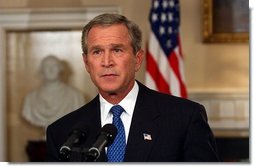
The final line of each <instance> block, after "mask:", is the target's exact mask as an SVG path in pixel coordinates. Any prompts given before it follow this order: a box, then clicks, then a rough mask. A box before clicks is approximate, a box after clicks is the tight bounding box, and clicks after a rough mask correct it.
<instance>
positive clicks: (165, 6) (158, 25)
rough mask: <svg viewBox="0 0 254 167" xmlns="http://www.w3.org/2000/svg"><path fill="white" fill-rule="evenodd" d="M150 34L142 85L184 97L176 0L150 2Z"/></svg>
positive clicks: (184, 89)
mask: <svg viewBox="0 0 254 167" xmlns="http://www.w3.org/2000/svg"><path fill="white" fill-rule="evenodd" d="M149 20H150V24H151V33H150V38H149V45H148V49H147V59H146V70H147V71H146V85H147V86H148V87H150V88H152V89H155V90H158V91H161V92H164V93H169V94H172V95H175V96H180V97H185V98H186V97H187V90H186V86H185V80H184V64H183V55H182V50H181V44H180V35H179V34H180V33H179V26H180V11H179V0H152V8H151V11H150V15H149Z"/></svg>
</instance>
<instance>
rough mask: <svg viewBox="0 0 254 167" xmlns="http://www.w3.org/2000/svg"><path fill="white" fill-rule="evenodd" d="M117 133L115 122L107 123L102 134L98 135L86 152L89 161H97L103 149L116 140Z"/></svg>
mask: <svg viewBox="0 0 254 167" xmlns="http://www.w3.org/2000/svg"><path fill="white" fill-rule="evenodd" d="M116 134H117V129H116V127H115V125H113V124H106V125H104V126H103V127H102V129H101V132H100V134H99V135H98V137H97V140H96V141H95V143H94V144H93V145H92V147H91V148H90V149H89V150H88V152H87V154H86V158H87V159H86V160H87V161H88V162H93V161H96V160H97V159H98V158H99V157H100V153H101V152H102V150H103V149H104V148H105V147H107V146H109V145H111V144H112V143H113V141H114V140H115V137H116Z"/></svg>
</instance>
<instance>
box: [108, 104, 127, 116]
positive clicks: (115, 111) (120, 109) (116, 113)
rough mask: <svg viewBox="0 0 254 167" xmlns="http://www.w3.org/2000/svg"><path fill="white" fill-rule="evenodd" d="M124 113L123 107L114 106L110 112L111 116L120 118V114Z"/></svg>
mask: <svg viewBox="0 0 254 167" xmlns="http://www.w3.org/2000/svg"><path fill="white" fill-rule="evenodd" d="M123 111H124V109H123V107H122V106H120V105H114V106H113V107H112V108H111V109H110V112H111V113H112V114H113V116H116V117H120V115H121V114H122V112H123Z"/></svg>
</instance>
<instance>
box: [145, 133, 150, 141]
mask: <svg viewBox="0 0 254 167" xmlns="http://www.w3.org/2000/svg"><path fill="white" fill-rule="evenodd" d="M143 136H144V140H148V141H152V136H151V135H150V134H147V133H143Z"/></svg>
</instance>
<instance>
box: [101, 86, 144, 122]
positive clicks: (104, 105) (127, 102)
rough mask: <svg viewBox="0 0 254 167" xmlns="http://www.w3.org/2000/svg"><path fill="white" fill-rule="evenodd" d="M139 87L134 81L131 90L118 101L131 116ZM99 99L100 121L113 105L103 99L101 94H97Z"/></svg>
mask: <svg viewBox="0 0 254 167" xmlns="http://www.w3.org/2000/svg"><path fill="white" fill-rule="evenodd" d="M138 91H139V87H138V84H137V82H136V81H135V83H134V86H133V88H132V89H131V91H130V92H129V93H128V94H127V96H125V98H124V99H123V100H122V101H121V102H120V103H119V105H121V106H122V107H123V108H124V110H125V112H126V114H128V115H130V116H132V114H133V111H134V107H135V104H136V100H137V96H138ZM99 97H100V98H99V99H100V105H101V119H102V121H105V120H106V119H107V116H108V114H109V110H110V109H111V107H113V106H114V105H113V104H111V103H109V102H108V101H107V100H106V99H104V98H103V97H102V96H101V95H99Z"/></svg>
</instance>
